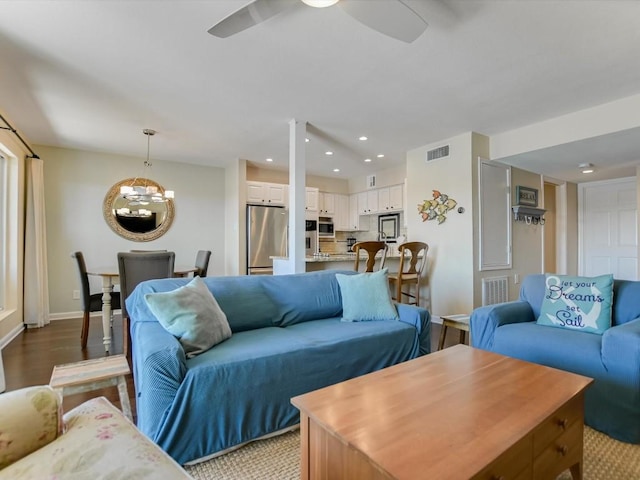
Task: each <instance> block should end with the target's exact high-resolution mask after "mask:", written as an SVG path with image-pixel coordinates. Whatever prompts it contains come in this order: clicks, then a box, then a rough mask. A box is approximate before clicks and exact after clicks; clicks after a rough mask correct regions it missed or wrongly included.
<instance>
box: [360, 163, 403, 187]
mask: <svg viewBox="0 0 640 480" xmlns="http://www.w3.org/2000/svg"><path fill="white" fill-rule="evenodd" d="M407 171H408V170H407V168H402V167H394V168H386V169H383V170H378V171H377V172H376V173H375V175H376V188H378V187H390V186H391V185H400V184H403V183H404V179H405V178H406V177H407ZM365 190H367V176H366V175H363V176H358V177H352V178H350V179H349V193H357V192H364V191H365Z"/></svg>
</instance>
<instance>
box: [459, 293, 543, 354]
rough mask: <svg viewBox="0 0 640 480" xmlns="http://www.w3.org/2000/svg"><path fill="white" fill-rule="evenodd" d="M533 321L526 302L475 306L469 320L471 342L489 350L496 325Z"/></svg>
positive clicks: (533, 318)
mask: <svg viewBox="0 0 640 480" xmlns="http://www.w3.org/2000/svg"><path fill="white" fill-rule="evenodd" d="M533 321H535V317H534V316H533V310H532V309H531V305H529V303H528V302H523V301H515V302H506V303H498V304H496V305H487V306H486V307H479V308H476V309H475V310H474V311H473V313H472V314H471V319H470V321H469V329H470V333H471V344H472V346H474V347H476V348H482V349H484V350H491V348H492V347H493V336H494V334H495V331H496V329H497V328H498V327H500V326H502V325H507V324H509V323H523V322H533Z"/></svg>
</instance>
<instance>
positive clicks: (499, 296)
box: [482, 277, 509, 305]
mask: <svg viewBox="0 0 640 480" xmlns="http://www.w3.org/2000/svg"><path fill="white" fill-rule="evenodd" d="M508 301H509V280H508V277H491V278H483V279H482V305H493V304H494V303H504V302H508Z"/></svg>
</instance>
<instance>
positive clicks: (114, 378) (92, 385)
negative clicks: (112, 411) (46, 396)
mask: <svg viewBox="0 0 640 480" xmlns="http://www.w3.org/2000/svg"><path fill="white" fill-rule="evenodd" d="M130 373H131V370H129V363H127V358H126V357H125V356H124V355H113V356H109V357H102V358H97V359H93V360H85V361H83V362H76V363H66V364H64V365H56V366H55V367H53V373H52V374H51V380H50V381H49V385H50V386H51V387H52V388H53V389H55V390H56V391H57V392H58V394H59V395H60V398H64V396H65V395H72V394H74V393H83V392H90V391H92V390H98V389H100V388H105V387H113V386H117V387H118V394H119V395H120V404H121V405H122V413H124V415H125V416H126V417H127V418H128V419H129V420H131V421H132V422H133V416H132V415H131V404H130V403H129V392H128V391H127V380H126V375H128V374H130Z"/></svg>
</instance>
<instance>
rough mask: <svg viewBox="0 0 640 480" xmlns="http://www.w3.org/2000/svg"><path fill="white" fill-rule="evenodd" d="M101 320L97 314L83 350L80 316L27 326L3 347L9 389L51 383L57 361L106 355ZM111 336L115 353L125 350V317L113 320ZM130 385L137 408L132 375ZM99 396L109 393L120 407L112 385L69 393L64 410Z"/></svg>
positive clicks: (128, 384) (108, 396)
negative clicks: (45, 325)
mask: <svg viewBox="0 0 640 480" xmlns="http://www.w3.org/2000/svg"><path fill="white" fill-rule="evenodd" d="M101 322H102V320H101V319H100V318H98V317H94V318H92V319H91V324H90V327H89V339H88V342H87V348H86V350H84V351H83V350H82V349H81V348H80V332H81V330H82V321H81V319H80V318H78V319H73V320H55V321H53V322H51V323H50V324H49V326H47V327H45V328H34V329H28V330H24V331H23V332H22V333H21V334H20V335H18V336H17V337H16V338H15V339H13V341H12V342H11V343H9V344H8V345H7V346H6V347H4V348H3V349H2V360H3V363H4V373H5V381H6V385H7V391H10V390H16V389H18V388H23V387H27V386H31V385H43V384H48V383H49V378H50V377H51V372H52V370H53V366H54V365H60V364H63V363H72V362H78V361H80V360H87V359H90V358H99V357H102V356H104V355H105V351H104V346H103V345H102V323H101ZM112 337H113V339H114V342H113V343H114V345H113V352H112V353H113V354H120V353H122V321H121V320H120V318H119V317H118V316H116V318H115V319H114V322H113V331H112ZM127 388H128V390H129V398H130V401H131V408H132V409H133V411H134V412H135V394H134V392H135V390H134V388H133V377H132V376H131V375H129V376H128V378H127ZM99 396H105V397H107V398H108V399H109V401H110V402H112V403H113V404H114V405H116V406H117V407H118V408H120V400H119V398H118V390H117V388H116V387H112V388H105V389H101V390H95V391H92V392H86V393H80V394H76V395H71V396H66V397H65V398H64V403H63V407H64V411H65V412H66V411H68V410H70V409H71V408H73V407H75V406H77V405H80V404H81V403H83V402H84V401H86V400H88V399H90V398H93V397H99ZM134 416H135V413H134Z"/></svg>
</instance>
